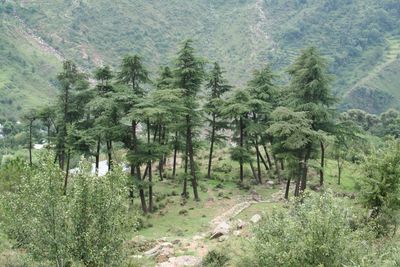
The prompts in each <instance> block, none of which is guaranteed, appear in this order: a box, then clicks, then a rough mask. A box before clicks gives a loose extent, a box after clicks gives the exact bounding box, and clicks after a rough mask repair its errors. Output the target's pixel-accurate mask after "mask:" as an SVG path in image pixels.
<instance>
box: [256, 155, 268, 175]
mask: <svg viewBox="0 0 400 267" xmlns="http://www.w3.org/2000/svg"><path fill="white" fill-rule="evenodd" d="M258 156H259V157H260V159H261V162H262V164H263V165H264V168H265V170H266V171H268V170H269V167H268V165H267V162H266V161H265V159H264V157H263V156H262V154H261V152H260V151H259V153H258Z"/></svg>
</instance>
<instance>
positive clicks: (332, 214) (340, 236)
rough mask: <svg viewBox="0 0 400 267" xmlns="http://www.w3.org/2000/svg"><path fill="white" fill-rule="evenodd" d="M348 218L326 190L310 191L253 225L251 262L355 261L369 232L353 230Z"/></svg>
mask: <svg viewBox="0 0 400 267" xmlns="http://www.w3.org/2000/svg"><path fill="white" fill-rule="evenodd" d="M351 221H353V219H352V215H351V212H350V210H349V209H347V208H345V205H344V203H343V201H342V200H339V199H336V198H334V197H333V196H332V195H331V194H330V193H325V194H323V195H319V194H318V193H313V194H311V195H310V196H309V197H306V198H305V199H303V202H300V201H299V202H297V203H295V204H294V205H293V206H291V208H290V209H289V210H285V211H282V210H281V211H275V212H274V213H273V214H272V216H269V217H268V220H267V221H263V222H262V223H261V224H260V225H259V226H258V227H257V228H256V229H255V241H254V244H253V245H254V257H253V258H254V259H255V262H253V263H252V265H253V266H263V267H268V266H274V267H275V266H277V267H279V266H293V267H296V266H299V267H300V266H332V267H335V266H347V265H351V266H354V265H357V264H359V263H361V262H362V261H363V260H364V256H365V255H367V254H366V253H368V248H369V246H368V245H366V244H365V241H364V240H368V238H369V235H368V233H369V232H368V231H365V230H363V228H359V230H353V229H352V226H351ZM244 261H246V260H244ZM251 261H252V260H251V259H250V260H249V261H247V262H251Z"/></svg>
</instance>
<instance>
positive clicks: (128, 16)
mask: <svg viewBox="0 0 400 267" xmlns="http://www.w3.org/2000/svg"><path fill="white" fill-rule="evenodd" d="M0 4H1V3H0ZM11 4H13V5H12V6H11ZM2 5H3V6H6V5H10V6H11V10H14V11H15V14H16V15H17V16H18V17H19V18H20V19H21V20H22V21H24V22H25V23H26V25H29V28H30V29H31V30H32V32H34V33H35V34H36V35H38V36H40V37H41V38H42V39H43V40H44V42H46V43H48V44H49V45H50V46H51V47H54V48H55V49H56V50H58V51H60V53H61V54H62V55H64V56H65V57H66V58H69V59H73V60H74V61H76V62H77V63H78V64H79V65H81V66H82V67H83V68H87V69H89V70H90V69H93V68H94V66H97V65H101V64H110V65H112V66H113V67H117V66H118V64H119V62H120V60H121V58H122V56H123V55H125V54H127V53H138V54H141V55H142V56H143V57H144V58H145V61H146V64H147V65H148V66H149V68H150V69H151V70H152V72H153V75H156V73H157V71H158V66H159V65H160V64H168V63H170V62H171V60H173V56H174V53H175V51H176V47H177V45H178V44H179V43H181V41H182V40H183V39H185V38H192V39H194V40H195V43H196V47H197V48H198V49H199V54H201V55H202V56H204V57H205V58H206V59H208V60H209V61H210V62H213V61H219V62H220V63H221V65H222V66H224V68H225V69H226V70H227V78H228V79H229V80H230V81H231V83H232V84H234V85H237V86H242V85H244V84H245V83H246V81H247V80H248V79H249V77H250V74H251V72H252V70H253V69H254V68H257V67H259V66H261V65H262V64H265V63H266V62H269V63H271V64H272V65H273V66H274V68H275V69H276V70H278V71H282V70H285V68H286V66H287V65H288V64H290V63H291V62H292V60H293V59H294V57H295V56H296V55H298V53H299V51H300V49H301V48H303V47H306V46H309V45H315V46H317V47H318V48H319V49H320V50H322V52H323V53H324V54H325V55H326V56H327V57H328V59H329V62H330V64H331V66H332V69H331V70H332V72H333V74H334V75H335V82H334V89H335V92H337V95H338V96H344V97H345V98H344V100H343V102H342V104H341V107H342V108H343V109H346V108H352V107H360V106H361V107H362V108H365V109H367V111H369V112H373V113H378V112H381V111H383V110H386V109H387V108H388V107H392V106H395V107H396V105H397V104H396V102H398V100H399V99H400V98H399V93H398V92H399V90H398V87H399V86H398V82H397V80H396V79H395V77H396V76H397V74H398V71H399V69H400V66H399V63H398V57H397V55H398V52H399V50H398V48H396V47H397V46H398V38H397V37H395V36H398V34H399V29H400V27H399V26H400V25H399V24H400V23H399V20H398V18H399V16H400V6H399V5H400V4H399V3H398V1H396V0H384V1H375V0H366V1H365V0H354V1H349V0H340V1H330V0H324V1H318V0H301V1H300V0H299V1H287V0H264V1H263V0H232V1H222V0H218V1H215V0H214V1H211V0H196V1H184V0H170V1H157V0H135V1H133V0H120V1H118V4H112V5H110V4H109V2H108V1H105V0H98V1H91V0H74V1H63V0H54V1H51V2H50V1H40V0H33V1H17V2H16V3H12V2H11V1H3V4H2ZM3 9H5V8H3ZM60 10H62V11H63V12H60ZM3 13H5V12H4V11H3ZM11 13H12V12H11ZM3 21H5V22H6V23H3V25H2V27H3V28H5V27H6V28H7V30H2V31H1V34H2V35H7V36H6V37H5V38H1V39H2V40H1V41H0V42H2V43H3V45H2V47H5V50H4V49H3V50H2V52H1V53H2V56H1V57H2V58H3V57H4V58H6V56H5V54H4V53H3V52H4V51H10V50H13V46H21V45H22V44H24V45H25V46H29V49H28V48H26V47H25V48H20V49H22V50H24V51H26V50H30V51H35V50H39V51H38V52H36V53H37V54H41V53H43V51H40V49H38V47H37V44H35V43H34V42H32V41H31V40H24V39H21V38H24V37H23V36H20V37H18V34H17V33H18V29H19V23H20V22H19V21H18V20H16V19H14V17H12V16H10V15H7V14H5V15H3ZM7 25H8V26H7ZM7 32H8V34H7ZM10 36H14V37H13V38H14V39H13V38H11V37H10ZM18 38H19V39H18ZM32 53H33V52H32ZM25 54H26V52H24V53H18V55H16V57H20V58H22V60H23V61H25V62H29V64H28V65H29V66H20V65H18V64H19V63H18V62H19V60H18V59H9V60H7V61H6V64H3V65H5V66H6V67H5V68H4V71H3V69H2V73H1V74H0V76H1V77H3V78H2V84H3V85H2V87H1V88H2V89H1V92H2V94H4V92H5V90H6V89H4V88H5V87H4V83H7V84H10V85H12V86H15V87H16V88H20V90H18V92H19V94H24V95H25V96H27V95H30V96H32V97H33V98H34V99H36V100H37V99H40V98H41V97H40V96H41V95H40V93H42V95H43V93H44V92H47V91H48V90H49V89H50V88H51V85H49V82H48V81H49V79H54V73H55V72H54V68H52V71H51V72H48V71H46V70H44V71H42V68H41V65H40V64H37V62H35V61H34V59H32V57H30V56H29V55H25ZM45 54H46V53H45ZM25 57H26V58H25ZM39 58H41V59H44V58H46V57H42V56H40V57H39ZM43 61H44V60H43ZM46 62H47V63H46V64H50V65H53V64H56V65H60V64H59V63H57V60H56V59H55V58H53V57H52V58H50V59H49V60H46ZM49 62H51V63H49ZM32 64H33V65H35V69H36V70H37V73H33V74H32V75H30V77H31V78H32V79H33V80H34V81H30V82H29V85H27V84H20V83H19V82H18V80H21V79H19V78H18V79H11V78H10V77H9V76H10V75H6V73H9V72H10V71H12V70H15V69H16V66H19V68H23V69H24V70H25V72H26V71H29V70H32V66H33V65H32ZM17 73H21V72H20V71H18V72H17ZM281 77H282V79H285V75H282V76H281ZM16 80H17V81H16ZM39 88H40V89H39ZM360 88H361V89H360ZM50 90H51V89H50ZM22 92H23V93H22ZM46 94H47V93H46ZM7 97H9V96H7ZM14 98H15V97H14ZM24 103H26V101H25V102H24V101H22V100H17V104H16V105H13V109H17V106H18V105H20V106H24ZM28 103H30V102H28ZM360 103H362V104H360ZM3 109H4V108H3ZM4 115H5V114H4Z"/></svg>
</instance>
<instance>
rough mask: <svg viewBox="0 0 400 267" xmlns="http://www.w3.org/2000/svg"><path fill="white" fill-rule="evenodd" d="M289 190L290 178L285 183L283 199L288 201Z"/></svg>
mask: <svg viewBox="0 0 400 267" xmlns="http://www.w3.org/2000/svg"><path fill="white" fill-rule="evenodd" d="M289 190H290V177H289V178H288V180H287V182H286V190H285V199H289Z"/></svg>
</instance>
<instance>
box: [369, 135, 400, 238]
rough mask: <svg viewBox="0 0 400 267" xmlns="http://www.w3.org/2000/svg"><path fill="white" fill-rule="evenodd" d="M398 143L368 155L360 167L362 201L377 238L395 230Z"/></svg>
mask: <svg viewBox="0 0 400 267" xmlns="http://www.w3.org/2000/svg"><path fill="white" fill-rule="evenodd" d="M399 162H400V142H398V141H394V140H392V141H388V142H387V143H386V146H385V147H384V148H383V149H382V150H379V151H375V152H374V153H372V154H371V155H369V156H368V157H367V158H366V159H365V161H364V165H363V172H364V175H365V176H364V178H363V180H362V185H361V198H362V202H363V204H364V206H365V207H367V208H368V209H369V210H370V216H369V217H370V219H372V220H373V222H374V225H375V229H376V231H377V233H378V234H379V235H387V234H389V233H390V232H391V229H392V228H393V229H392V230H394V231H395V230H396V228H397V227H396V226H397V224H398V211H399V210H400V164H399Z"/></svg>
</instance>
